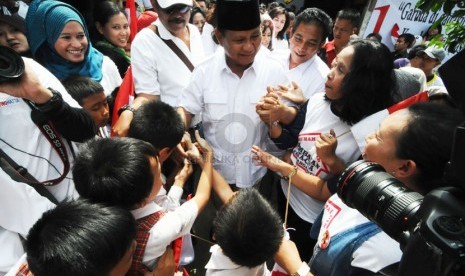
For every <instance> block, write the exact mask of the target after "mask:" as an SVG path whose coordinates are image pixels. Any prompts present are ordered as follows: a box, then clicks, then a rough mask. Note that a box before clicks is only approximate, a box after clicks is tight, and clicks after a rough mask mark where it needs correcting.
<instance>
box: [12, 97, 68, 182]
mask: <svg viewBox="0 0 465 276" xmlns="http://www.w3.org/2000/svg"><path fill="white" fill-rule="evenodd" d="M23 100H24V101H25V102H26V103H27V104H28V105H29V106H30V107H31V119H32V121H33V122H34V124H36V125H37V127H38V128H39V129H40V132H42V134H43V135H44V136H45V138H47V140H48V141H49V143H50V145H52V148H53V149H54V150H55V151H56V152H57V154H58V156H59V157H60V159H61V161H62V162H63V173H62V174H61V175H60V177H58V178H55V179H52V180H47V181H43V182H39V181H37V180H34V181H33V180H29V179H27V178H24V177H23V178H24V179H23V180H21V182H25V183H28V184H42V185H45V186H54V185H56V184H58V183H60V182H61V181H63V179H65V177H66V176H67V175H68V173H69V170H70V161H69V157H68V152H67V150H66V147H65V144H64V143H63V140H62V139H61V137H60V135H59V134H58V132H57V131H56V130H55V128H54V127H53V125H52V123H51V122H50V121H49V120H48V119H47V117H46V116H45V115H44V114H43V113H42V112H40V111H39V110H38V109H37V108H36V107H35V106H34V104H33V103H31V102H30V101H28V100H26V99H23ZM70 147H71V145H70ZM71 149H72V148H71Z"/></svg>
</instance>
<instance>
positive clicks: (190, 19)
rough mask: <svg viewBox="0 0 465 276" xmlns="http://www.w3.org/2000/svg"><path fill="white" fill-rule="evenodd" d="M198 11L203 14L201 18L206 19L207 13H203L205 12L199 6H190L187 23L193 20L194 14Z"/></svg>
mask: <svg viewBox="0 0 465 276" xmlns="http://www.w3.org/2000/svg"><path fill="white" fill-rule="evenodd" d="M203 1H205V0H203ZM198 13H200V14H201V15H203V18H205V21H206V20H207V15H206V14H205V12H204V11H203V10H202V9H201V8H200V7H194V8H192V11H191V18H189V23H191V24H192V22H193V20H194V15H196V14H198Z"/></svg>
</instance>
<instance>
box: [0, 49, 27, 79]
mask: <svg viewBox="0 0 465 276" xmlns="http://www.w3.org/2000/svg"><path fill="white" fill-rule="evenodd" d="M23 73H24V61H23V59H22V58H21V56H20V55H18V54H17V53H16V52H15V51H14V50H12V49H11V48H9V47H5V46H0V83H3V82H10V81H16V80H19V79H20V78H21V76H22V75H23Z"/></svg>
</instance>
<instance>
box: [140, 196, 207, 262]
mask: <svg viewBox="0 0 465 276" xmlns="http://www.w3.org/2000/svg"><path fill="white" fill-rule="evenodd" d="M198 211H199V208H198V206H197V204H196V203H195V201H194V200H189V201H187V202H185V203H184V204H182V205H181V206H180V207H179V208H177V209H176V210H174V211H172V212H168V213H167V214H165V215H164V216H163V217H162V218H161V219H160V220H159V221H158V222H157V223H156V224H155V226H154V227H153V228H152V229H151V231H150V237H149V239H148V241H147V247H146V248H145V253H144V258H143V263H144V264H146V265H148V266H150V264H152V263H153V261H154V260H156V259H157V258H158V257H160V256H161V255H162V254H163V253H164V252H165V250H166V247H167V246H168V245H169V244H170V243H171V242H172V241H174V240H175V239H177V238H179V237H181V236H184V235H185V234H188V233H189V232H190V230H191V228H192V225H193V224H194V221H195V219H196V218H197V214H198Z"/></svg>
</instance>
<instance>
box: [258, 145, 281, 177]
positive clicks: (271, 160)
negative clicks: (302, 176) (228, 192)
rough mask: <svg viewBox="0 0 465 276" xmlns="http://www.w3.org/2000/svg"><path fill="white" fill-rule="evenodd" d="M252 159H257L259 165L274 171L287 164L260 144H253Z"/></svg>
mask: <svg viewBox="0 0 465 276" xmlns="http://www.w3.org/2000/svg"><path fill="white" fill-rule="evenodd" d="M251 151H252V154H253V156H252V160H255V161H257V165H260V166H263V167H266V168H268V169H270V170H272V171H274V172H276V171H279V168H280V167H281V166H282V165H284V164H285V162H284V161H282V160H280V159H279V158H277V157H275V156H273V155H271V154H269V153H268V152H266V151H264V150H262V149H261V148H260V147H258V146H255V145H254V146H252V150H251Z"/></svg>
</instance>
